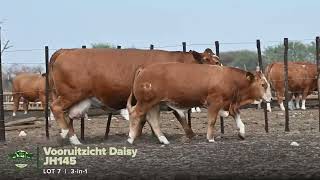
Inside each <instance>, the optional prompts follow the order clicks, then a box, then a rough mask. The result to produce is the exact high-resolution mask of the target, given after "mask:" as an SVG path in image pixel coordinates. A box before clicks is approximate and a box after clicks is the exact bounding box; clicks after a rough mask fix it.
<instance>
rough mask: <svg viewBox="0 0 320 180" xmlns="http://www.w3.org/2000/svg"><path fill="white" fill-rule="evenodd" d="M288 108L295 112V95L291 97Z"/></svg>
mask: <svg viewBox="0 0 320 180" xmlns="http://www.w3.org/2000/svg"><path fill="white" fill-rule="evenodd" d="M288 108H289V109H290V110H294V108H295V107H294V102H293V94H291V95H290V101H289V102H288Z"/></svg>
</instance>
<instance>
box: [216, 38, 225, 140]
mask: <svg viewBox="0 0 320 180" xmlns="http://www.w3.org/2000/svg"><path fill="white" fill-rule="evenodd" d="M214 45H215V47H216V55H217V56H218V57H219V58H220V44H219V41H215V42H214ZM220 61H221V58H220ZM220 131H221V134H224V120H223V117H221V116H220Z"/></svg>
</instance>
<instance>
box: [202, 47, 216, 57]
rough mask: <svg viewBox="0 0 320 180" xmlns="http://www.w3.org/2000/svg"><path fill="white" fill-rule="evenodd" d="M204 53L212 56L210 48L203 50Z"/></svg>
mask: <svg viewBox="0 0 320 180" xmlns="http://www.w3.org/2000/svg"><path fill="white" fill-rule="evenodd" d="M204 52H206V53H208V54H211V55H212V54H214V53H213V51H212V50H211V49H210V48H207V49H205V50H204Z"/></svg>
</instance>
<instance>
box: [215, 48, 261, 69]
mask: <svg viewBox="0 0 320 180" xmlns="http://www.w3.org/2000/svg"><path fill="white" fill-rule="evenodd" d="M220 57H221V61H222V64H223V65H226V66H232V67H237V68H241V69H244V70H248V71H253V70H255V69H256V66H257V58H258V55H257V53H256V52H254V51H249V50H238V51H227V52H222V53H220Z"/></svg>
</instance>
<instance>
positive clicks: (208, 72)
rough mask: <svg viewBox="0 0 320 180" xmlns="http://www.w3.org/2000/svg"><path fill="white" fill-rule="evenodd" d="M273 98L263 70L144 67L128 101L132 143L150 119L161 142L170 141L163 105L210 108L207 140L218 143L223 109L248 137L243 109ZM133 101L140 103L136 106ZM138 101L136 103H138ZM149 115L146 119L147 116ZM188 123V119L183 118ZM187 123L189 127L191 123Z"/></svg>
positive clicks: (168, 65) (172, 65) (177, 65)
mask: <svg viewBox="0 0 320 180" xmlns="http://www.w3.org/2000/svg"><path fill="white" fill-rule="evenodd" d="M261 99H264V100H266V101H270V99H271V92H270V85H269V83H268V81H267V80H266V78H265V77H264V75H263V74H262V73H261V72H260V71H259V72H257V73H256V74H255V75H254V74H252V73H250V72H246V71H243V70H240V69H237V68H232V67H225V66H210V65H207V66H201V65H196V64H182V63H164V64H157V65H152V66H148V67H146V68H143V69H140V70H138V71H137V73H136V77H135V79H134V83H133V87H132V93H131V95H130V97H129V99H128V102H127V108H128V110H129V117H130V132H129V139H128V142H129V143H133V141H134V140H135V139H136V137H138V136H139V135H140V134H141V132H142V127H143V124H144V122H145V121H146V120H147V121H148V122H149V124H150V125H151V127H152V129H153V130H154V132H155V134H156V136H157V137H158V139H159V141H160V142H161V143H164V144H169V141H168V140H167V138H166V137H165V136H164V134H163V133H162V132H161V130H160V126H159V116H160V112H159V104H160V103H165V104H166V105H168V106H169V107H171V108H172V109H175V110H176V111H177V112H181V111H183V110H185V109H189V108H190V107H194V106H202V107H206V108H208V131H207V140H208V141H209V142H214V125H215V123H216V119H217V116H218V114H221V113H219V112H221V111H222V112H229V113H230V115H231V116H232V117H233V118H234V119H235V121H236V124H237V127H238V128H239V129H240V131H239V136H240V137H241V138H244V137H245V129H244V124H243V122H242V121H241V119H240V112H239V108H240V107H241V106H243V105H246V104H250V103H252V102H254V101H256V100H261ZM133 100H135V101H136V104H135V105H134V106H133V105H132V103H133ZM135 101H134V102H135ZM145 116H146V117H149V118H148V119H145V118H144V117H145ZM182 122H185V121H182ZM183 126H185V127H186V128H187V126H188V125H187V124H186V123H184V124H183Z"/></svg>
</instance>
